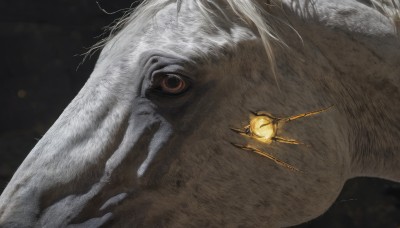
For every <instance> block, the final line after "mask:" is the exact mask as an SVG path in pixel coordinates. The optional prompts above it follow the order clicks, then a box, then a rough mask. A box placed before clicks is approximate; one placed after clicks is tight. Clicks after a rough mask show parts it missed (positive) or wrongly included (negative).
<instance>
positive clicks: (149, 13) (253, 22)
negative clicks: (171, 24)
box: [86, 0, 400, 75]
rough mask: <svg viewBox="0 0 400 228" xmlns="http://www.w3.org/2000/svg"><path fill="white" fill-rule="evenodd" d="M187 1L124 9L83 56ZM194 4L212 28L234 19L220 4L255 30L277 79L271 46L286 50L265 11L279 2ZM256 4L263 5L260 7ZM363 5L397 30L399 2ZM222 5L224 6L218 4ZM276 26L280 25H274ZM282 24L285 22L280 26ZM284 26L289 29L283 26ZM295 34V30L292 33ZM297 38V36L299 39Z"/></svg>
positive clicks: (205, 0)
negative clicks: (164, 10) (122, 33)
mask: <svg viewBox="0 0 400 228" xmlns="http://www.w3.org/2000/svg"><path fill="white" fill-rule="evenodd" d="M184 1H187V0H143V1H142V2H141V3H140V5H139V6H138V7H136V8H135V9H127V10H126V11H125V13H124V15H123V16H122V17H121V18H120V19H118V20H116V21H115V22H114V23H113V24H112V25H110V26H109V27H107V28H106V30H105V33H108V35H107V36H106V37H105V38H104V39H102V40H100V41H99V42H98V43H96V44H95V45H93V46H92V48H90V50H89V51H88V52H87V53H86V56H90V55H92V54H93V53H94V52H95V51H97V50H99V49H101V48H103V47H104V45H105V44H106V43H108V42H109V41H110V40H111V39H112V38H113V37H115V36H116V35H117V34H118V32H119V31H120V30H122V29H123V28H124V27H125V26H126V25H127V24H131V26H133V29H135V30H137V31H140V30H141V29H142V28H143V26H144V23H131V22H134V21H139V22H140V21H149V20H152V18H154V16H155V15H156V14H157V12H159V11H160V10H161V9H162V8H164V7H165V6H166V5H168V4H170V3H172V2H176V3H177V15H178V14H179V10H180V7H181V5H182V3H183V2H184ZM193 2H194V3H195V4H196V5H197V6H198V8H199V9H200V10H201V13H202V15H203V16H204V17H205V18H206V19H207V20H209V21H210V22H211V24H214V25H215V23H214V21H215V19H216V18H219V19H220V20H221V17H218V15H220V16H222V18H223V19H225V20H227V22H232V21H233V20H234V19H236V18H229V17H227V16H226V14H225V9H224V7H223V6H222V5H223V4H224V5H225V6H227V8H230V10H232V11H233V12H234V13H235V14H236V15H237V16H238V17H239V18H240V19H241V20H243V21H244V22H246V23H247V24H248V25H249V26H254V27H255V28H256V30H257V31H258V33H259V35H260V37H261V39H262V42H263V44H264V48H265V50H266V53H267V56H268V60H269V62H270V65H271V66H272V69H271V70H272V73H273V74H274V75H276V70H275V56H274V52H273V48H272V43H273V42H275V43H278V44H280V45H282V46H286V44H285V42H284V41H283V39H281V38H280V36H279V35H278V33H277V30H278V29H277V27H278V26H276V25H277V24H282V21H280V20H279V19H277V18H275V17H274V16H273V15H271V14H270V13H269V12H268V10H269V9H271V8H273V7H275V8H276V7H281V0H266V1H256V0H221V1H214V0H193ZM259 2H262V4H260V3H259ZM361 2H363V3H364V4H369V5H371V6H373V7H374V8H376V9H377V10H378V11H380V12H381V13H382V14H384V15H385V16H387V17H388V18H390V19H391V20H392V21H393V22H394V24H395V25H396V27H397V30H398V31H399V30H400V0H363V1H361ZM221 3H223V4H221ZM275 22H279V23H275ZM283 23H284V22H283ZM284 24H285V25H287V26H290V25H288V24H286V23H284ZM293 30H294V31H295V29H293ZM299 37H300V35H299Z"/></svg>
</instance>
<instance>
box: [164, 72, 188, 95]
mask: <svg viewBox="0 0 400 228" xmlns="http://www.w3.org/2000/svg"><path fill="white" fill-rule="evenodd" d="M186 88H187V83H186V82H185V80H184V79H183V78H182V77H181V76H179V75H176V74H167V75H165V77H163V78H162V79H161V82H160V89H161V91H162V92H163V93H167V94H180V93H182V92H184V91H185V89H186Z"/></svg>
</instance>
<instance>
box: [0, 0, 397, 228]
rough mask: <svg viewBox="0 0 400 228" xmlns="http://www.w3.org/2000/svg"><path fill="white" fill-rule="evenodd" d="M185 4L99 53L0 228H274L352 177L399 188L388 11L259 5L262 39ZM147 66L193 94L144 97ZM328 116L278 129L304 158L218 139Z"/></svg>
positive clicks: (21, 178)
mask: <svg viewBox="0 0 400 228" xmlns="http://www.w3.org/2000/svg"><path fill="white" fill-rule="evenodd" d="M198 3H199V1H189V0H188V1H181V2H180V4H181V5H180V6H177V3H176V2H174V1H161V0H160V1H153V2H152V3H151V4H153V5H151V4H150V5H147V6H143V8H142V11H144V12H145V11H146V10H148V11H147V12H146V13H143V12H142V14H140V12H138V13H137V14H135V15H139V16H135V17H133V19H132V20H127V22H126V24H125V26H124V27H123V29H122V30H121V31H120V32H119V33H117V34H116V35H115V36H114V37H113V38H112V39H111V40H110V41H108V42H107V44H106V46H105V47H104V49H103V51H102V53H101V56H100V58H99V60H98V62H97V65H96V68H95V69H94V72H93V74H92V75H91V77H90V79H89V80H88V82H87V83H86V85H85V86H84V87H83V88H82V90H81V91H80V93H79V94H78V96H77V97H76V98H75V99H74V100H73V101H72V102H71V104H70V105H69V106H68V107H67V108H66V110H65V111H64V113H63V114H62V115H61V116H60V118H59V119H58V120H57V121H56V123H55V124H54V125H53V126H52V127H51V129H50V130H49V131H48V132H47V133H46V135H45V136H44V137H43V138H42V139H41V140H40V142H39V143H38V144H37V145H36V146H35V148H34V149H33V150H32V151H31V153H30V154H29V155H28V157H27V158H26V160H25V161H24V162H23V163H22V165H21V166H20V168H19V169H18V171H17V172H16V173H15V175H14V177H13V178H12V180H11V182H10V183H9V185H8V186H7V188H6V189H5V190H4V192H3V193H2V195H1V197H0V226H1V227H66V226H72V227H74V226H76V227H79V226H81V227H82V226H89V227H97V226H102V225H104V226H112V227H225V226H227V227H237V226H244V227H283V226H291V225H296V224H299V223H302V222H305V221H308V220H310V219H313V218H315V217H317V216H318V215H320V214H322V213H323V212H324V211H326V210H327V209H328V208H329V206H330V205H331V204H332V202H334V200H335V199H336V197H337V195H338V194H339V193H340V191H341V189H342V186H343V184H344V183H345V182H346V180H348V179H350V178H353V177H357V176H376V177H381V178H386V179H391V180H395V181H400V169H399V168H398V167H399V165H398V164H399V163H400V156H399V154H398V152H399V146H400V144H399V140H398V136H399V135H400V125H399V123H400V115H399V114H398V113H400V105H399V104H398V103H399V101H400V94H399V91H398V90H399V87H400V78H399V73H400V64H399V59H400V42H399V40H398V37H397V36H396V29H395V24H394V23H393V21H392V20H391V19H390V18H388V16H387V15H385V14H383V13H382V11H379V10H377V9H376V8H374V7H372V6H368V5H367V4H363V3H362V1H361V2H360V1H352V0H336V1H332V0H313V1H311V0H304V1H300V0H299V1H295V0H283V1H281V2H279V3H281V5H280V7H267V6H265V5H264V4H261V3H260V4H257V6H263V7H265V9H263V10H265V12H267V13H268V14H269V15H270V17H269V19H268V25H270V26H271V27H268V28H269V29H274V31H273V33H271V34H274V35H272V36H268V37H264V39H261V38H262V31H263V30H260V28H259V26H262V25H261V24H256V23H255V21H253V20H252V18H251V17H250V16H251V15H250V14H246V12H252V11H251V10H250V11H248V10H247V9H246V8H245V7H251V6H252V5H246V6H234V5H232V4H231V3H232V1H225V0H221V1H216V2H215V4H217V6H218V7H215V6H214V7H212V6H210V8H207V7H208V6H207V5H204V4H203V5H202V4H198ZM200 3H204V2H201V1H200ZM264 3H265V2H264ZM239 5H240V4H239ZM177 9H179V14H177ZM221 9H224V12H221V11H220V10H221ZM238 9H240V10H238ZM204 10H205V11H204ZM207 10H211V11H207ZM139 11H140V10H139ZM205 12H206V13H205ZM211 12H212V13H214V16H213V14H211ZM149 15H152V17H150V16H149ZM246 15H247V16H246ZM249 15H250V16H249ZM145 16H148V17H149V18H150V19H151V20H139V21H137V20H138V19H143V18H148V17H145ZM255 18H257V17H255ZM247 19H248V20H247ZM210 20H211V21H212V22H213V23H210ZM252 23H254V24H252ZM139 24H140V25H139ZM254 25H255V26H254ZM264 32H265V31H264ZM271 34H270V35H271ZM275 35H276V37H279V40H281V41H282V42H277V41H274V37H275ZM299 35H300V36H299ZM265 39H267V40H268V42H270V43H268V45H272V46H271V49H269V48H265V47H266V46H265V45H266V40H265ZM271 39H272V40H271ZM283 43H284V44H285V45H287V47H282V44H283ZM266 50H267V52H266ZM272 57H273V58H274V61H271V58H272ZM268 59H269V60H270V61H268ZM272 64H273V65H272ZM274 67H276V69H277V71H276V72H274V71H273V70H272V69H274ZM155 69H157V70H162V71H166V72H171V71H172V72H176V71H178V72H180V73H181V74H184V75H185V76H187V77H189V78H190V79H191V81H192V87H191V89H190V90H189V91H188V92H187V93H186V94H184V95H183V96H179V97H163V96H159V95H154V94H152V92H151V90H149V89H148V88H149V86H150V84H151V75H152V73H153V72H154V70H155ZM274 74H275V76H276V77H275V76H274ZM278 85H279V87H278ZM330 105H334V108H333V109H331V110H330V111H328V112H324V113H321V114H319V115H316V116H313V117H309V118H307V119H301V120H298V121H297V122H293V123H291V124H290V125H287V126H286V127H285V128H284V130H283V131H282V132H280V135H282V136H290V137H292V138H295V139H298V140H301V141H302V142H304V143H306V144H307V145H308V146H303V145H285V144H277V143H273V144H271V145H264V144H261V143H257V142H254V141H251V140H249V139H246V138H243V137H240V136H239V135H237V134H235V133H233V132H231V131H230V127H233V126H243V125H244V124H246V123H247V122H248V114H249V111H258V110H265V111H268V112H270V113H271V114H273V115H274V116H278V117H279V116H290V115H294V114H299V113H303V112H307V111H311V110H316V109H320V108H323V107H328V106H330ZM231 142H235V143H240V144H246V143H251V144H253V145H254V146H257V147H258V148H262V149H263V150H265V151H268V152H269V153H271V154H273V155H274V156H277V157H279V158H280V159H281V160H284V161H285V162H287V163H289V164H292V165H294V166H296V167H297V168H299V169H300V170H302V171H303V172H302V173H297V172H293V171H290V170H287V169H285V168H283V167H280V166H277V165H276V164H275V163H273V162H271V161H270V160H268V159H265V158H263V157H260V156H258V155H257V154H253V153H249V152H247V151H242V150H239V149H237V148H235V147H233V146H232V145H231V144H230V143H231ZM144 164H145V165H144ZM141 167H142V169H141ZM119 194H123V195H125V194H126V197H123V198H121V199H120V200H118V203H115V204H113V205H112V206H110V207H107V206H103V205H107V202H110V201H109V200H110V199H111V201H113V200H112V199H113V197H114V196H116V195H119ZM101 208H103V210H99V209H101Z"/></svg>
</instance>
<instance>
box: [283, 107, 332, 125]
mask: <svg viewBox="0 0 400 228" xmlns="http://www.w3.org/2000/svg"><path fill="white" fill-rule="evenodd" d="M332 107H333V105H331V106H329V107H327V108H324V109H320V110H316V111H311V112H306V113H301V114H298V115H294V116H290V117H287V118H283V120H284V121H285V122H290V121H292V120H297V119H300V118H304V117H307V116H313V115H316V114H319V113H321V112H325V111H327V110H328V109H330V108H332Z"/></svg>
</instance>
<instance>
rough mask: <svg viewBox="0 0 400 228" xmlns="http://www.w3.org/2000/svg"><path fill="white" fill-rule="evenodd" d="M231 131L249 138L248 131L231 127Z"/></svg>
mask: <svg viewBox="0 0 400 228" xmlns="http://www.w3.org/2000/svg"><path fill="white" fill-rule="evenodd" d="M245 129H246V128H245ZM231 130H232V131H233V132H235V133H238V134H241V135H245V136H248V134H247V133H246V131H245V130H243V129H240V128H233V127H231Z"/></svg>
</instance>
